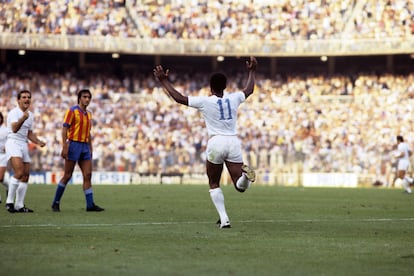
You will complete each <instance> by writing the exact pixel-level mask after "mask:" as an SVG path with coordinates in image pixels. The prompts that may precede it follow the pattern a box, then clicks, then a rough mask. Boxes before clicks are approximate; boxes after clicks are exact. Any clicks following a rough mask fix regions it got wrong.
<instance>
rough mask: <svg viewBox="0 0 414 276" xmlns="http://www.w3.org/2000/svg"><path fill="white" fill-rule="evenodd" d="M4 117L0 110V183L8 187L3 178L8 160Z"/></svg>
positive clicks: (6, 131)
mask: <svg viewBox="0 0 414 276" xmlns="http://www.w3.org/2000/svg"><path fill="white" fill-rule="evenodd" d="M3 122H4V117H3V113H1V112H0V183H1V184H2V185H4V186H5V187H6V190H7V189H8V186H7V182H6V179H5V174H6V170H7V161H8V160H9V158H8V156H7V154H6V140H7V134H8V133H9V131H8V130H7V128H6V127H5V126H4V125H3ZM0 203H1V196H0Z"/></svg>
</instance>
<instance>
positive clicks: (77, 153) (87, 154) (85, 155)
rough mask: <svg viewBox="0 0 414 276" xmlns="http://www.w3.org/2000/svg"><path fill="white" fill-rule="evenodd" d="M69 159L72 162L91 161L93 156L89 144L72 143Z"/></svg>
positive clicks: (70, 143)
mask: <svg viewBox="0 0 414 276" xmlns="http://www.w3.org/2000/svg"><path fill="white" fill-rule="evenodd" d="M68 159H69V160H72V161H82V160H91V159H92V154H91V149H90V148H89V144H88V143H82V142H76V141H70V142H69V150H68Z"/></svg>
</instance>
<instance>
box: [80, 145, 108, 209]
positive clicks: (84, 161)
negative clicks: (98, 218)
mask: <svg viewBox="0 0 414 276" xmlns="http://www.w3.org/2000/svg"><path fill="white" fill-rule="evenodd" d="M87 147H88V149H87V150H86V151H85V152H84V153H83V154H82V156H81V158H80V159H81V160H79V162H78V163H79V167H80V169H81V171H82V176H83V192H84V193H85V200H86V211H88V212H101V211H104V209H103V208H101V207H99V206H98V205H96V204H95V201H94V199H93V190H92V155H91V154H90V152H89V146H87Z"/></svg>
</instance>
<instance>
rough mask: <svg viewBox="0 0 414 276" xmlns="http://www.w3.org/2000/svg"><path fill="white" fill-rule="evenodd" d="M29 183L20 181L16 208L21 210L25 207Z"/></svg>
mask: <svg viewBox="0 0 414 276" xmlns="http://www.w3.org/2000/svg"><path fill="white" fill-rule="evenodd" d="M26 191H27V183H26V182H20V183H19V186H18V187H17V191H16V202H15V203H14V209H16V210H19V209H20V208H23V207H24V199H25V197H26Z"/></svg>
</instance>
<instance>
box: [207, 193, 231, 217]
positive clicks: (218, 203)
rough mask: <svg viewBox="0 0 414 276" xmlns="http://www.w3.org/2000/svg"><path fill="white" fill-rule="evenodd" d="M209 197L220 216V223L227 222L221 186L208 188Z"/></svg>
mask: <svg viewBox="0 0 414 276" xmlns="http://www.w3.org/2000/svg"><path fill="white" fill-rule="evenodd" d="M209 192H210V197H211V200H212V201H213V204H214V206H215V207H216V209H217V212H218V213H219V216H220V221H221V224H222V225H223V224H225V223H227V222H229V217H228V216H227V212H226V207H225V206H224V194H223V191H222V190H221V188H220V187H219V188H216V189H210V190H209Z"/></svg>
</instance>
